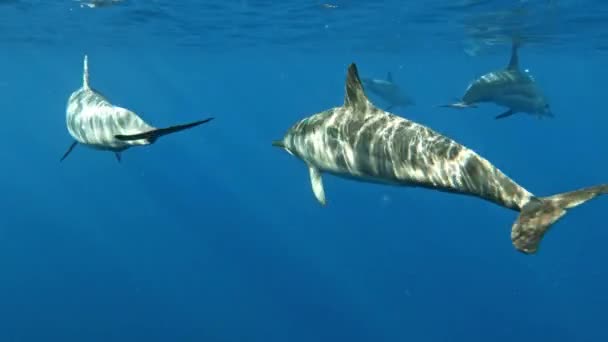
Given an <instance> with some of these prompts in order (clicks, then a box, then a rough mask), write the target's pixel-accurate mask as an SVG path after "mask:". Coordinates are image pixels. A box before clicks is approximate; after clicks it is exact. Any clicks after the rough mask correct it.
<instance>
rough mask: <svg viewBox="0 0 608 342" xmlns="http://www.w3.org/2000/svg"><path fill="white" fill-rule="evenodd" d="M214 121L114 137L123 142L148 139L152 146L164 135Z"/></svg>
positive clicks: (202, 121) (201, 121)
mask: <svg viewBox="0 0 608 342" xmlns="http://www.w3.org/2000/svg"><path fill="white" fill-rule="evenodd" d="M213 119H214V118H207V119H205V120H199V121H194V122H191V123H187V124H183V125H176V126H171V127H166V128H157V129H153V130H151V131H148V132H144V133H138V134H131V135H122V134H119V135H115V136H114V137H115V138H116V139H118V140H122V141H130V140H139V139H146V140H148V141H149V142H150V143H151V144H152V143H154V142H155V141H156V140H157V139H158V138H160V137H162V136H164V135H167V134H171V133H177V132H179V131H183V130H186V129H190V128H193V127H196V126H198V125H201V124H204V123H207V122H209V121H211V120H213Z"/></svg>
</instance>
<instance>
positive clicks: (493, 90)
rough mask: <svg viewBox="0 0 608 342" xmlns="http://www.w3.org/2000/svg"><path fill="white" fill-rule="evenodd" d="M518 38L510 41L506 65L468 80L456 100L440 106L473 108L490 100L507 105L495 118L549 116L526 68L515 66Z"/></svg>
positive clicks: (538, 89)
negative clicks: (509, 51) (518, 115)
mask: <svg viewBox="0 0 608 342" xmlns="http://www.w3.org/2000/svg"><path fill="white" fill-rule="evenodd" d="M519 46H520V43H519V41H518V40H515V39H514V40H513V44H512V46H511V59H510V60H509V64H508V65H507V67H506V68H504V69H500V70H495V71H492V72H489V73H487V74H484V75H482V76H480V77H479V78H477V79H476V80H475V81H473V82H471V83H470V84H469V86H468V88H467V89H466V91H465V93H464V95H463V96H462V99H461V100H460V101H459V102H456V103H452V104H447V105H442V106H441V107H451V108H467V107H476V104H477V103H483V102H492V103H494V104H497V105H499V106H502V107H506V108H508V109H507V111H505V112H504V113H502V114H500V115H497V116H496V117H495V118H496V119H502V118H506V117H509V116H511V115H513V114H516V113H528V114H532V115H537V116H538V117H552V116H553V113H552V112H551V108H550V106H549V103H548V100H547V98H546V97H545V96H544V95H543V93H542V91H541V90H540V88H539V87H538V85H537V84H536V82H535V80H534V78H533V77H532V76H531V75H530V74H529V73H528V71H527V70H521V69H520V67H519V55H518V51H519Z"/></svg>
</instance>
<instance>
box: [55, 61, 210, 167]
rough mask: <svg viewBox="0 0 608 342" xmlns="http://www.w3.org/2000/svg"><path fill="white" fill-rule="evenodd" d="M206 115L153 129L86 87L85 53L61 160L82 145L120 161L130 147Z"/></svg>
mask: <svg viewBox="0 0 608 342" xmlns="http://www.w3.org/2000/svg"><path fill="white" fill-rule="evenodd" d="M212 119H213V118H207V119H204V120H199V121H195V122H191V123H188V124H183V125H177V126H171V127H167V128H156V127H153V126H151V125H149V124H147V123H146V122H145V121H144V120H142V119H141V118H140V117H139V116H137V114H135V113H133V112H132V111H130V110H128V109H125V108H122V107H118V106H115V105H113V104H111V103H110V102H109V101H108V100H107V99H106V98H105V97H104V96H103V95H101V93H99V92H98V91H97V90H95V89H93V88H92V87H90V86H89V66H88V57H87V55H85V56H84V70H83V77H82V87H80V88H79V89H77V90H76V91H74V92H72V94H71V95H70V97H69V99H68V103H67V110H66V125H67V128H68V132H69V133H70V135H71V136H72V138H74V142H72V144H71V145H70V147H69V148H68V150H67V151H66V152H65V154H64V155H63V156H62V157H61V160H62V161H63V160H64V159H65V158H66V157H67V156H68V155H69V154H70V152H72V150H73V149H74V147H76V145H78V144H82V145H85V146H88V147H91V148H93V149H97V150H103V151H111V152H114V154H115V156H116V159H117V160H118V161H120V160H121V152H122V151H124V150H126V149H128V148H130V147H133V146H143V145H150V144H153V143H154V142H156V140H157V139H158V138H160V137H162V136H163V135H167V134H171V133H175V132H179V131H182V130H185V129H188V128H192V127H195V126H198V125H200V124H203V123H206V122H209V121H211V120H212Z"/></svg>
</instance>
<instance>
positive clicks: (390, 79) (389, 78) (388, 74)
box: [386, 71, 393, 83]
mask: <svg viewBox="0 0 608 342" xmlns="http://www.w3.org/2000/svg"><path fill="white" fill-rule="evenodd" d="M386 80H387V81H388V82H391V83H393V74H392V73H391V72H390V71H389V72H387V73H386Z"/></svg>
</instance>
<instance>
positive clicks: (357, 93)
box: [344, 63, 371, 110]
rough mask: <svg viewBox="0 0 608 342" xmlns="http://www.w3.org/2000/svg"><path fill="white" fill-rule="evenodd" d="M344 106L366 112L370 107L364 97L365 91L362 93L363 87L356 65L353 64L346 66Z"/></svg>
mask: <svg viewBox="0 0 608 342" xmlns="http://www.w3.org/2000/svg"><path fill="white" fill-rule="evenodd" d="M344 106H345V107H352V108H353V109H355V110H367V108H369V107H371V103H370V102H369V100H368V99H367V96H365V91H363V86H362V85H361V80H360V79H359V72H358V71H357V65H356V64H355V63H351V64H350V65H349V66H348V72H347V74H346V94H345V96H344Z"/></svg>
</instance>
